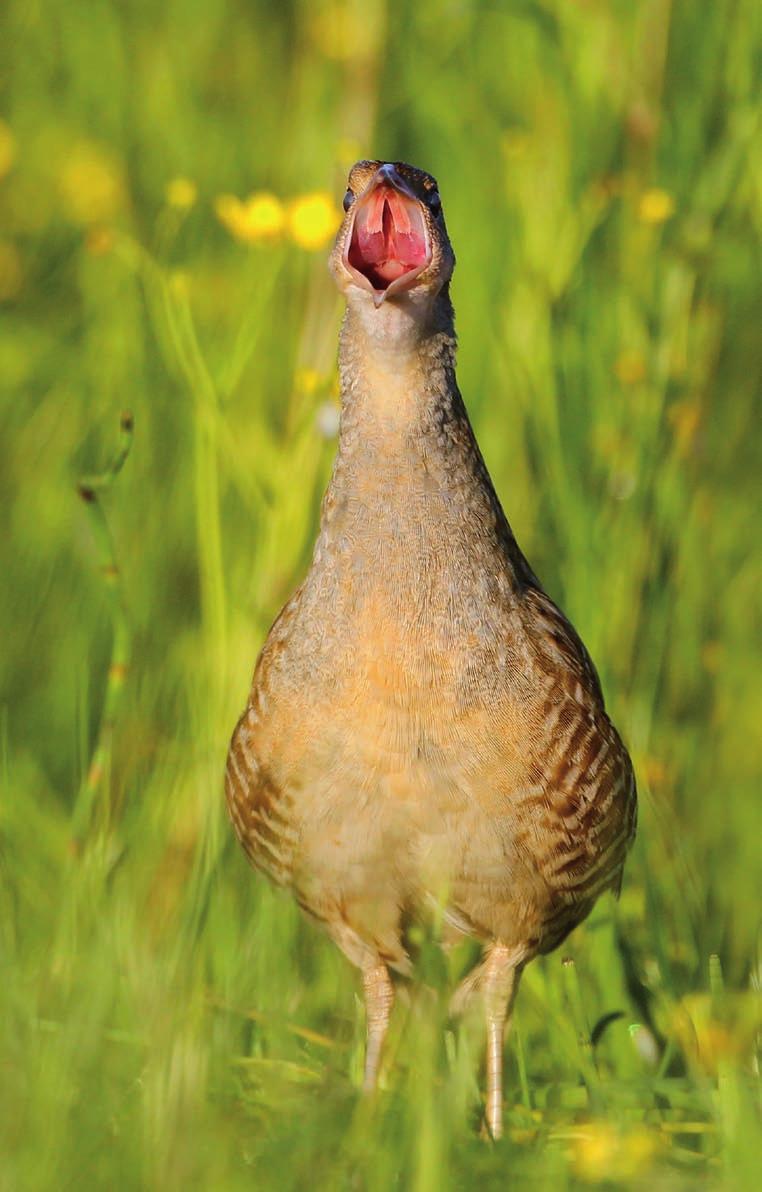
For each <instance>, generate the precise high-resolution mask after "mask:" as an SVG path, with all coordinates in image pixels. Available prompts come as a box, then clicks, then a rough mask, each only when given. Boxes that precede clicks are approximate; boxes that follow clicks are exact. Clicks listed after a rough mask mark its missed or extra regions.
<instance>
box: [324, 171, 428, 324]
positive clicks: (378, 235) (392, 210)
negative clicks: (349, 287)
mask: <svg viewBox="0 0 762 1192" xmlns="http://www.w3.org/2000/svg"><path fill="white" fill-rule="evenodd" d="M351 211H352V223H351V227H350V229H349V234H348V235H347V239H346V247H345V249H344V266H345V268H346V269H347V271H348V272H349V273H350V274H351V275H352V277H353V278H354V280H355V282H356V283H357V284H358V285H360V286H362V287H363V289H366V290H370V291H371V293H372V294H373V301H374V302H375V304H376V306H377V307H378V306H380V305H381V303H382V302H383V301H384V299H385V298H388V297H389V296H390V295H392V294H398V293H400V291H402V290H407V289H409V288H410V286H411V285H412V284H413V282H414V281H415V279H416V278H417V277H418V275H419V274H420V273H422V272H423V270H424V269H425V268H426V266H427V265H429V264H430V263H431V244H430V242H429V234H428V231H427V229H426V221H425V220H424V218H423V210H422V204H421V201H420V199H418V198H417V197H416V196H415V194H414V193H413V191H412V190H411V189H410V187H409V186H408V185H407V183H406V182H405V179H404V178H403V177H402V176H401V175H400V174H398V173H397V171H396V169H395V168H394V166H393V165H390V164H386V165H383V166H381V168H380V169H379V170H377V172H376V173H375V174H374V176H373V178H372V179H371V180H370V182H369V183H368V185H367V187H366V188H365V190H364V191H363V193H362V194H361V195H359V196H358V197H357V198H356V199H355V201H354V203H353V204H352V208H351Z"/></svg>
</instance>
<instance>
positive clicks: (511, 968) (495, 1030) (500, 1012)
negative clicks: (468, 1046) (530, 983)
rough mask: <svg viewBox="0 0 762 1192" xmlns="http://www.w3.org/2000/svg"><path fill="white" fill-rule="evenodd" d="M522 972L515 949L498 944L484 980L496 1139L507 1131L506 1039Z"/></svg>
mask: <svg viewBox="0 0 762 1192" xmlns="http://www.w3.org/2000/svg"><path fill="white" fill-rule="evenodd" d="M520 973H521V969H520V968H519V967H518V966H517V963H516V953H515V951H511V949H509V948H506V947H505V945H504V944H495V945H494V947H493V948H491V950H490V952H489V954H488V956H487V959H486V960H485V962H484V967H483V969H482V979H481V982H480V984H481V988H482V993H483V995H484V1010H485V1014H486V1018H487V1127H488V1129H489V1132H490V1134H491V1135H492V1137H493V1138H495V1139H497V1138H501V1137H502V1134H503V1041H504V1038H505V1028H506V1025H507V1024H509V1023H510V1016H511V1007H512V1006H513V999H514V997H515V994H516V989H517V988H518V981H519V976H520Z"/></svg>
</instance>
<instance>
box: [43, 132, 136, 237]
mask: <svg viewBox="0 0 762 1192" xmlns="http://www.w3.org/2000/svg"><path fill="white" fill-rule="evenodd" d="M59 189H60V192H61V198H62V200H63V203H64V207H65V208H66V212H67V214H68V215H69V216H70V218H71V219H73V220H74V221H75V222H76V223H81V224H92V223H101V222H107V221H108V220H109V219H111V218H113V216H114V215H115V214H116V212H117V211H118V209H119V208H120V206H121V205H122V203H123V200H124V184H123V180H122V172H121V168H120V166H119V164H118V163H117V162H116V161H115V159H114V158H113V157H112V155H111V154H110V153H109V152H108V151H107V150H105V149H103V148H101V147H100V146H99V145H95V144H94V143H93V142H91V141H81V142H79V143H78V144H76V145H74V146H73V148H72V150H71V152H70V153H69V156H68V158H67V159H66V162H65V163H64V166H63V169H62V170H61V174H60V177H59Z"/></svg>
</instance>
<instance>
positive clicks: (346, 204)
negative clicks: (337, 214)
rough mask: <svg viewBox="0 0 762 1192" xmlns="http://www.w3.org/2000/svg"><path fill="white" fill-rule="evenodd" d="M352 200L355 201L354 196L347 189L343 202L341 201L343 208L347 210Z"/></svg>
mask: <svg viewBox="0 0 762 1192" xmlns="http://www.w3.org/2000/svg"><path fill="white" fill-rule="evenodd" d="M354 201H355V196H354V195H353V193H352V191H351V190H349V189H347V193H346V194H345V195H344V202H343V203H342V206H343V208H344V210H345V211H349V208H350V207H351V206H352V204H353V203H354Z"/></svg>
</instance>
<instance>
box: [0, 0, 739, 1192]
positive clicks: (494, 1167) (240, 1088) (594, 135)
mask: <svg viewBox="0 0 762 1192" xmlns="http://www.w3.org/2000/svg"><path fill="white" fill-rule="evenodd" d="M0 45H2V47H3V55H4V58H5V59H7V61H8V62H9V63H10V65H11V67H12V69H9V70H7V71H4V72H3V76H2V81H1V82H0V88H1V89H0V113H1V114H0V375H1V376H2V387H1V388H0V422H1V425H2V434H1V435H0V496H1V497H2V508H3V510H4V519H5V520H4V526H5V533H3V534H2V535H0V560H1V561H2V567H3V577H4V582H3V583H2V584H0V626H2V641H3V649H2V651H0V675H1V676H2V692H3V694H2V704H1V705H0V789H1V791H2V795H1V798H0V963H1V964H2V982H0V1066H1V1069H0V1070H1V1071H2V1082H1V1084H0V1087H1V1088H2V1092H0V1154H2V1164H0V1187H3V1188H5V1187H8V1188H9V1189H14V1192H15V1190H16V1189H20V1188H47V1187H50V1188H58V1187H65V1186H70V1185H78V1186H83V1187H98V1188H100V1187H103V1188H120V1189H121V1188H131V1187H136V1188H138V1187H162V1188H174V1187H178V1188H179V1187H183V1188H188V1187H194V1188H195V1187H198V1188H214V1189H218V1188H220V1189H222V1188H224V1189H235V1188H239V1187H240V1188H249V1187H252V1186H254V1187H257V1188H267V1187H273V1188H278V1189H283V1188H289V1187H293V1188H303V1187H315V1186H318V1187H326V1188H334V1187H345V1186H351V1187H361V1188H365V1187H368V1188H378V1189H387V1188H389V1187H392V1186H398V1187H403V1188H408V1187H410V1188H415V1189H420V1190H426V1192H428V1190H435V1189H436V1190H437V1192H438V1190H439V1189H447V1188H463V1187H471V1186H474V1187H482V1186H484V1187H504V1186H506V1184H512V1185H513V1186H516V1187H522V1186H525V1185H526V1186H531V1187H549V1188H553V1189H556V1188H558V1189H563V1188H565V1187H578V1186H590V1185H596V1184H598V1185H606V1183H608V1185H609V1186H611V1185H612V1184H613V1185H615V1186H616V1185H618V1186H628V1185H630V1184H634V1185H635V1186H643V1185H644V1184H645V1183H647V1182H652V1183H654V1185H655V1186H658V1187H684V1186H686V1185H690V1184H692V1183H693V1182H696V1183H700V1184H701V1185H702V1186H707V1185H709V1186H723V1187H726V1188H728V1189H733V1190H735V1189H740V1188H746V1187H749V1188H752V1187H756V1186H757V1183H758V1165H759V1161H758V1156H759V1150H760V1137H759V1109H760V1090H759V1067H758V1040H759V1032H760V1027H761V1015H760V1003H759V975H760V968H759V957H758V951H757V948H758V929H759V915H758V909H757V908H758V900H759V889H760V884H761V883H760V878H761V877H762V874H760V865H759V855H760V850H759V837H760V831H759V827H760V816H759V811H758V797H759V793H758V792H759V766H758V756H757V755H758V748H757V738H758V735H759V730H758V726H759V721H760V715H762V703H761V699H760V692H759V687H758V681H757V676H758V671H759V666H758V659H757V657H755V654H754V650H753V645H752V642H753V636H754V626H755V624H756V623H757V622H755V616H756V613H755V608H756V602H757V600H758V592H759V586H760V572H759V567H758V565H757V559H756V558H755V556H754V549H753V544H754V540H755V536H756V533H757V530H756V520H757V519H756V517H755V506H754V496H755V490H756V478H757V476H758V474H759V468H760V461H759V451H758V448H757V443H758V439H757V438H756V436H755V435H754V431H755V429H756V426H755V420H754V400H755V396H756V384H757V378H758V373H759V358H760V352H759V324H758V303H759V280H758V279H759V276H760V259H759V258H760V253H759V248H758V246H759V243H760V237H759V234H760V222H762V221H761V220H760V210H762V204H760V201H759V200H760V196H761V195H762V166H761V165H760V163H761V162H762V154H760V152H759V143H758V142H759V129H758V108H757V104H756V100H755V94H754V90H753V87H754V73H753V72H754V63H755V60H756V57H757V56H758V54H759V49H760V29H759V18H758V14H757V10H756V6H754V5H753V4H752V3H751V0H741V2H740V3H739V2H736V3H731V2H730V0H718V2H717V3H714V4H712V5H696V4H693V3H691V2H690V0H675V2H673V3H668V2H667V0H649V2H648V3H644V4H635V5H630V6H627V5H616V4H611V3H608V2H607V3H604V2H603V0H600V2H598V0H593V2H591V3H589V4H576V3H565V2H562V0H546V2H544V3H539V2H530V3H509V2H507V0H506V2H505V3H500V4H495V5H491V6H468V5H460V6H457V5H456V6H442V5H435V4H433V3H428V2H425V3H419V4H416V5H413V6H408V5H402V4H397V3H390V4H382V3H380V2H376V0H374V2H369V3H367V4H364V5H360V6H358V5H355V4H349V3H344V0H324V2H321V3H318V4H310V5H306V4H288V5H285V6H281V7H280V8H279V9H278V11H277V12H276V11H275V10H274V9H273V7H272V6H271V5H265V4H264V2H263V0H262V2H261V3H260V2H255V3H253V4H246V5H244V4H242V3H236V2H234V0H224V2H223V0H205V3H204V4H203V5H201V6H197V8H196V9H189V10H187V11H186V10H185V8H184V7H183V6H170V7H169V8H164V9H161V10H159V9H157V10H156V11H155V12H154V11H153V10H151V11H149V10H148V9H147V8H146V7H145V6H116V5H113V6H105V5H104V6H93V5H89V4H85V3H84V0H72V2H71V3H69V4H67V5H66V6H65V7H64V8H61V10H60V11H59V10H57V9H55V8H54V7H53V6H46V7H45V10H43V8H40V7H39V6H34V5H32V6H31V7H29V6H28V5H22V4H21V3H20V2H17V0H10V3H8V4H6V5H5V7H4V9H3V11H2V14H1V15H0ZM371 154H373V155H375V154H378V155H380V156H385V157H389V158H403V159H408V160H412V161H414V162H415V163H416V164H420V165H421V166H424V167H425V168H428V169H431V170H432V171H433V172H434V173H435V174H436V175H437V177H438V179H439V181H440V185H441V190H442V195H443V201H444V204H445V209H446V212H447V220H448V227H449V229H450V232H451V235H452V237H453V240H454V243H455V249H456V253H457V256H458V267H457V271H456V275H455V285H454V299H455V304H456V310H457V315H458V328H459V332H460V337H461V357H460V374H459V375H460V382H461V387H462V389H463V391H464V394H465V397H466V400H467V403H468V405H469V409H470V410H471V412H472V415H473V418H474V422H475V424H476V427H477V432H478V434H479V437H480V442H481V444H482V446H483V449H484V452H485V455H486V457H487V460H488V463H489V465H490V468H491V470H492V473H493V476H494V479H495V482H496V485H497V487H498V490H499V492H500V494H501V496H502V498H503V500H504V503H505V506H506V510H507V512H508V515H509V518H510V519H511V521H512V524H513V525H514V528H515V530H516V533H517V536H518V538H519V541H520V542H521V543H522V545H523V546H524V548H525V550H526V552H527V553H528V555H529V557H530V559H531V560H532V563H533V565H534V566H535V568H536V570H537V571H538V573H539V574H540V576H541V577H542V579H543V581H544V582H545V584H546V586H547V587H548V589H549V590H550V592H551V593H552V595H553V596H554V597H556V598H557V599H559V601H560V602H561V603H562V605H563V606H564V607H565V608H566V610H567V611H568V612H569V614H570V615H571V617H572V619H573V620H574V622H575V624H576V625H577V626H578V628H579V630H580V632H581V633H582V636H583V637H584V639H585V641H586V642H587V644H588V645H589V647H590V649H591V651H592V653H593V655H594V657H595V659H596V661H597V663H598V664H599V667H600V670H601V675H602V679H603V684H604V688H605V691H606V695H607V700H608V704H609V706H610V708H611V710H612V713H613V716H614V719H615V720H616V722H617V724H618V725H620V727H621V729H622V731H623V735H624V736H625V738H626V740H627V741H628V744H629V745H630V747H631V750H632V753H633V757H634V760H635V764H636V769H637V772H638V778H639V787H640V792H641V815H640V829H639V837H638V841H637V844H636V848H635V851H634V853H633V855H632V857H631V858H630V862H629V864H628V868H627V871H626V875H625V884H624V890H623V894H622V899H621V901H620V903H619V904H618V905H615V904H613V903H612V902H610V901H604V902H603V903H601V905H600V906H599V907H598V908H596V910H595V912H594V914H593V915H592V917H591V919H590V920H589V921H588V922H587V923H586V924H585V925H584V926H583V927H582V928H581V929H579V930H578V931H577V932H576V933H575V934H574V936H572V937H571V939H570V940H569V941H568V943H567V945H565V947H564V949H563V950H562V951H561V952H559V953H558V954H556V955H554V956H551V957H548V958H546V959H545V960H543V961H541V962H537V963H536V964H533V965H532V966H531V967H530V968H529V970H528V971H527V973H526V975H525V979H524V982H523V986H522V990H521V994H520V997H519V1001H518V1006H517V1013H516V1027H515V1031H514V1034H513V1037H512V1040H511V1042H510V1044H509V1045H508V1049H507V1056H508V1059H507V1064H508V1084H509V1087H508V1106H507V1111H506V1139H505V1141H504V1142H503V1143H501V1144H500V1145H499V1146H497V1147H493V1146H491V1145H489V1144H487V1143H485V1142H484V1141H483V1139H481V1138H480V1137H479V1132H480V1117H481V1105H480V1087H481V1081H480V1076H479V1062H480V1053H481V1040H480V1037H479V1030H478V1025H477V1024H473V1023H466V1024H464V1025H463V1026H462V1027H461V1028H456V1026H455V1024H453V1023H452V1022H450V1021H449V1020H448V1018H447V987H448V985H449V984H450V983H451V981H452V980H454V977H455V972H454V968H455V966H456V965H457V964H458V963H463V962H464V958H460V960H459V959H458V958H457V957H456V958H452V959H451V960H450V961H448V962H447V963H445V962H444V961H443V960H442V958H441V956H440V955H439V954H438V952H437V950H436V948H435V947H434V946H433V944H432V946H431V947H424V949H423V958H422V966H423V975H424V976H425V977H426V980H427V982H428V983H429V986H430V987H433V988H434V989H436V990H437V995H435V994H434V993H433V992H432V991H431V989H429V990H425V989H424V990H421V991H420V992H419V993H414V994H413V995H412V996H411V997H410V999H408V1001H407V1002H405V1001H403V1002H402V1003H401V1004H400V1006H399V1008H398V1012H397V1014H396V1017H395V1022H394V1025H393V1031H392V1038H391V1041H390V1046H389V1049H388V1054H387V1058H386V1063H385V1069H384V1074H383V1081H382V1083H383V1088H382V1091H381V1094H380V1096H379V1099H378V1102H377V1103H376V1104H375V1105H373V1106H370V1105H368V1104H365V1103H363V1102H362V1100H361V1099H360V1097H359V1095H358V1087H359V1074H360V1069H361V1062H362V1042H363V1017H362V1012H361V1007H360V1003H359V1000H358V996H357V984H356V980H355V976H354V974H353V973H352V972H351V970H350V969H349V968H348V967H347V965H346V964H345V962H344V961H343V959H342V958H341V957H340V956H339V955H338V953H337V952H336V951H335V949H334V948H333V947H332V945H331V944H330V943H329V942H328V941H327V940H325V939H324V938H323V937H322V936H320V935H319V934H318V933H317V932H316V931H315V929H314V928H313V927H312V926H311V925H310V924H308V923H306V922H305V921H303V919H302V918H301V917H300V915H299V913H298V912H297V910H296V909H295V908H294V906H293V905H292V903H291V902H290V900H289V899H288V898H287V897H284V896H281V895H278V894H276V893H275V892H273V891H272V890H271V889H270V888H269V887H268V886H267V885H266V883H265V882H264V881H263V880H262V879H259V878H257V877H255V876H254V875H253V873H252V872H251V871H250V870H249V869H248V868H247V865H246V862H245V859H244V857H243V855H242V854H241V852H240V850H239V849H238V848H237V846H236V844H235V842H234V840H233V838H232V833H231V831H230V830H229V827H228V824H227V821H226V819H225V816H224V812H223V807H222V797H221V776H222V769H223V764H224V756H225V750H226V746H227V740H228V737H229V734H230V731H231V729H232V727H233V724H234V723H235V719H236V717H237V715H238V713H239V711H240V709H241V708H242V706H243V702H244V699H245V693H246V689H247V685H248V683H249V681H250V676H251V670H252V667H253V663H254V659H255V656H256V652H257V650H258V647H259V645H260V643H261V641H262V640H263V637H264V634H265V633H266V631H267V628H268V625H269V624H270V622H271V620H272V618H273V616H274V615H275V614H276V613H277V611H278V609H279V608H280V606H281V604H282V603H283V601H284V599H285V598H286V597H287V595H288V594H289V592H290V591H291V590H292V588H293V586H294V585H295V583H296V582H298V579H299V577H300V576H301V574H302V573H303V571H304V568H305V566H306V565H307V562H308V559H309V554H310V549H311V543H312V540H313V536H314V532H315V527H316V524H317V517H318V507H319V498H320V494H321V491H322V489H323V487H324V484H325V481H326V478H327V475H328V470H329V468H330V461H331V457H332V454H333V451H334V449H335V412H336V380H335V364H334V357H335V345H336V332H337V327H338V317H339V309H340V308H339V302H338V299H337V296H336V294H335V292H334V290H333V287H332V283H331V281H330V279H329V277H328V274H327V270H326V268H325V255H326V251H327V249H326V245H327V243H328V241H329V240H330V237H331V235H332V234H333V230H334V228H335V225H336V220H337V219H338V211H339V207H338V204H339V201H340V199H341V196H342V194H343V191H344V185H345V179H344V176H345V170H346V167H347V165H348V164H350V159H351V158H353V157H355V156H364V155H371ZM125 411H131V413H132V415H133V416H134V437H133V441H132V444H131V448H130V453H129V456H128V458H127V460H126V462H125V463H124V466H123V467H122V469H121V471H119V473H118V475H115V476H114V477H113V480H112V481H111V483H109V484H108V485H107V486H106V488H103V489H102V490H99V496H98V509H99V511H100V512H102V514H103V515H104V517H105V519H106V521H105V522H103V523H101V522H98V523H97V524H95V523H93V520H92V516H91V515H90V514H92V510H90V514H89V513H88V508H87V507H86V505H85V504H83V502H82V501H81V499H80V497H79V496H78V495H77V485H78V483H79V482H80V480H81V478H82V477H83V476H88V475H89V476H92V475H95V476H96V477H97V476H99V475H101V474H102V473H103V472H104V469H108V468H109V465H110V464H111V462H112V461H113V460H114V458H115V455H116V454H117V453H118V451H119V447H120V436H121V434H123V433H124V432H120V418H121V417H122V415H123V413H124V412H125ZM104 527H107V529H108V535H109V536H110V537H109V539H108V540H107V539H105V538H104V536H103V535H104ZM93 530H95V533H93ZM109 552H111V554H109ZM104 564H105V565H106V566H107V570H106V572H105V573H104V570H103V567H104ZM112 564H116V565H118V568H119V585H118V600H115V599H114V596H115V591H116V589H115V587H114V585H113V583H111V585H110V580H111V579H113V572H110V571H109V570H108V567H109V566H110V565H112ZM122 607H123V609H124V614H122V611H121V610H122ZM121 618H123V619H121ZM115 631H116V635H117V638H116V641H115V640H114V634H115ZM125 644H127V645H128V646H129V667H128V669H127V671H126V673H123V672H122V670H121V669H119V667H118V668H117V671H116V672H115V671H114V669H113V667H114V658H115V651H116V654H119V657H118V658H117V663H119V664H120V666H121V664H122V662H123V661H124V659H123V658H122V653H123V652H124V651H123V647H124V646H125ZM110 667H111V672H110V673H111V678H110V679H109V668H110ZM115 676H116V677H117V678H118V683H117V689H118V698H117V699H116V701H115V700H114V692H115V688H114V680H115ZM112 714H113V716H112ZM112 718H113V719H114V725H113V731H112V730H111V728H110V722H111V719H112ZM104 726H105V728H106V729H108V732H107V734H106V737H104ZM94 762H95V763H96V768H95V770H94V769H93V765H94ZM448 966H449V967H448Z"/></svg>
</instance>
